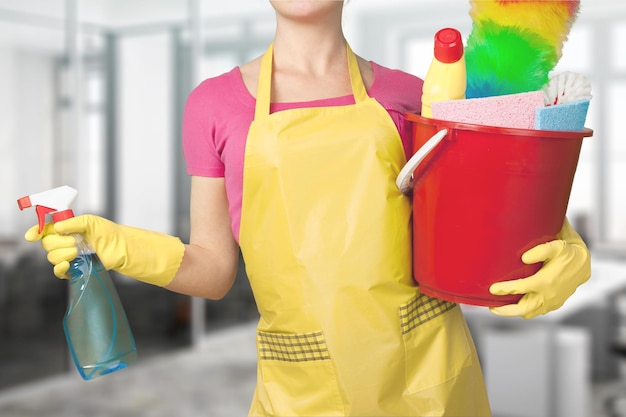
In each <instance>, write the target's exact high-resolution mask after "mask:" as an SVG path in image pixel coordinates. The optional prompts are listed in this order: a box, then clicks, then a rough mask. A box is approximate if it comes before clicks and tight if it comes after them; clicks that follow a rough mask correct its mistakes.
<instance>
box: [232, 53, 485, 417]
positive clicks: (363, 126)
mask: <svg viewBox="0 0 626 417" xmlns="http://www.w3.org/2000/svg"><path fill="white" fill-rule="evenodd" d="M347 50H348V59H349V67H350V77H351V80H352V89H353V93H354V98H355V101H356V104H354V105H348V106H338V107H322V108H302V109H292V110H287V111H281V112H277V113H274V114H271V115H270V112H269V108H270V107H269V106H270V91H271V74H272V55H273V52H272V51H273V49H272V47H270V48H269V49H268V51H267V52H266V54H265V55H264V57H263V61H262V64H261V72H260V80H259V88H258V97H257V104H256V113H255V119H254V122H253V123H252V124H251V126H250V131H249V133H248V138H247V144H246V152H245V163H244V185H243V201H242V215H241V231H240V244H241V249H242V252H243V255H244V259H245V262H246V268H247V272H248V275H249V278H250V283H251V286H252V290H253V292H254V296H255V299H256V302H257V305H258V308H259V312H260V315H261V319H260V321H259V324H258V330H257V348H258V359H259V362H258V380H257V387H256V391H255V395H254V399H253V403H252V406H251V409H250V415H252V416H442V415H450V416H472V417H477V416H488V415H490V412H489V405H488V402H487V396H486V392H485V386H484V382H483V376H482V373H481V370H480V367H479V363H478V358H477V356H476V350H475V348H474V344H473V342H472V339H471V336H470V334H469V331H468V329H467V326H466V323H465V320H464V318H463V316H462V314H461V311H460V309H459V307H458V306H457V305H456V304H453V303H449V302H446V301H442V300H438V299H434V298H430V297H428V296H426V295H423V294H421V293H420V292H419V290H418V289H417V287H416V285H415V283H414V281H413V279H412V276H411V227H410V217H411V207H410V202H409V199H407V198H406V197H405V196H403V195H402V194H401V193H400V191H399V190H398V189H397V187H396V185H395V178H396V176H397V174H398V172H399V171H400V169H401V168H402V166H403V165H404V163H405V160H406V159H405V155H404V151H403V147H402V143H401V139H400V136H399V134H398V131H397V128H396V126H395V124H394V123H393V121H392V119H391V118H390V117H389V114H388V113H387V111H386V110H385V109H384V108H383V107H382V106H381V105H380V104H379V103H378V102H377V101H376V100H374V99H372V98H370V97H369V96H368V95H367V92H366V90H365V87H364V85H363V81H362V79H361V75H360V72H359V68H358V65H357V61H356V57H355V56H354V54H353V53H352V51H351V50H350V48H349V47H348V48H347ZM451 261H453V260H451Z"/></svg>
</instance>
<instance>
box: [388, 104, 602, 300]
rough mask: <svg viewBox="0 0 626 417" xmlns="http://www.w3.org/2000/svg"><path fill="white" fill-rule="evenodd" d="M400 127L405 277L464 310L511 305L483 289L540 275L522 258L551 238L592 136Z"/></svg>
mask: <svg viewBox="0 0 626 417" xmlns="http://www.w3.org/2000/svg"><path fill="white" fill-rule="evenodd" d="M407 117H408V119H409V120H411V121H412V122H413V140H414V142H413V145H414V148H413V149H416V150H417V152H416V154H415V155H413V157H412V158H411V159H410V160H409V163H407V166H405V168H404V169H403V170H402V172H401V173H400V177H398V185H399V186H401V185H402V184H401V183H403V182H404V188H405V189H406V188H407V181H408V183H409V185H408V187H409V190H410V188H412V190H413V270H414V276H415V279H416V280H417V282H418V285H419V287H420V289H421V291H422V292H424V293H425V294H428V295H430V296H433V297H437V298H442V299H445V300H448V301H453V302H459V303H465V304H473V305H481V306H492V307H493V306H501V305H504V304H512V303H516V302H517V301H519V299H520V298H521V295H510V296H494V295H492V294H491V293H490V292H489V286H490V285H491V284H492V283H494V282H498V281H507V280H512V279H518V278H525V277H528V276H530V275H532V274H534V273H535V272H537V271H538V270H539V268H540V267H541V264H534V265H526V264H524V263H523V262H522V261H521V256H522V254H523V253H524V252H525V251H526V250H528V249H530V248H532V247H534V246H535V245H538V244H540V243H544V242H547V241H550V240H553V239H555V238H556V235H557V233H558V232H559V230H560V229H561V226H562V225H563V221H564V218H565V213H566V210H567V204H568V202H569V196H570V192H571V189H572V182H573V180H574V173H575V172H576V166H577V165H578V157H579V154H580V149H581V146H582V139H583V138H584V137H589V136H591V135H592V134H593V131H592V130H591V129H585V130H584V131H581V132H560V131H543V130H527V129H512V128H511V129H509V128H501V127H493V126H481V125H473V124H466V123H455V122H447V121H442V120H435V119H428V118H425V117H421V116H419V115H418V114H414V113H410V114H408V115H407ZM407 172H408V173H409V179H408V180H407ZM411 173H412V174H413V175H412V177H411V176H410V174H411ZM403 176H404V178H401V177H403ZM411 178H412V180H411ZM411 181H412V182H413V183H412V185H411V184H410V182H411ZM401 188H402V186H401Z"/></svg>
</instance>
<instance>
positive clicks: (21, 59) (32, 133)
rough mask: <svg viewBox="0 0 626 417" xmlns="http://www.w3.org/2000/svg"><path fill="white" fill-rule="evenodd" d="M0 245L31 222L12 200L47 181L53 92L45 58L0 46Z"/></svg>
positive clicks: (50, 175)
mask: <svg viewBox="0 0 626 417" xmlns="http://www.w3.org/2000/svg"><path fill="white" fill-rule="evenodd" d="M0 56H2V59H1V60H0V91H1V92H2V94H0V239H1V238H10V237H13V236H16V235H19V236H21V235H22V234H23V233H24V231H25V229H26V227H27V226H30V225H32V224H34V223H35V222H36V215H35V213H34V210H30V211H29V212H27V213H26V212H25V213H20V212H19V209H18V206H17V202H16V200H17V199H18V198H19V197H22V196H23V195H25V194H29V193H33V192H38V191H42V190H44V189H46V188H49V187H50V186H51V184H52V180H53V161H52V159H51V157H50V155H52V152H53V148H52V132H53V129H54V120H53V110H52V109H53V92H52V90H51V89H50V86H51V85H52V74H53V72H52V61H51V59H50V57H48V56H45V55H40V54H34V53H29V52H28V51H24V50H20V49H12V48H10V47H7V46H0Z"/></svg>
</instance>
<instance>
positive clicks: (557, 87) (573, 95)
mask: <svg viewBox="0 0 626 417" xmlns="http://www.w3.org/2000/svg"><path fill="white" fill-rule="evenodd" d="M542 90H543V98H544V104H545V105H546V106H554V105H557V104H565V103H572V102H574V101H580V100H591V83H590V82H589V80H588V79H587V78H586V77H585V76H584V75H582V74H578V73H576V72H571V71H565V72H563V73H560V74H557V75H555V76H553V77H552V78H550V81H549V82H548V83H547V84H546V85H545V86H544V87H543V88H542Z"/></svg>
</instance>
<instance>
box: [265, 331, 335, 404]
mask: <svg viewBox="0 0 626 417" xmlns="http://www.w3.org/2000/svg"><path fill="white" fill-rule="evenodd" d="M257 345H258V351H259V369H260V373H261V380H262V385H263V388H262V390H264V391H265V393H266V395H267V400H268V402H269V404H270V405H271V408H272V413H273V414H275V415H279V416H296V415H298V416H341V415H344V408H343V402H342V400H341V394H340V393H339V387H338V384H337V375H336V373H335V368H334V366H333V363H332V361H331V358H330V353H329V352H328V347H327V346H326V339H325V338H324V334H323V333H322V332H321V331H320V332H311V333H299V334H284V333H268V332H262V331H259V332H258V333H257Z"/></svg>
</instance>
